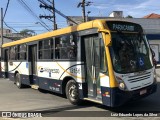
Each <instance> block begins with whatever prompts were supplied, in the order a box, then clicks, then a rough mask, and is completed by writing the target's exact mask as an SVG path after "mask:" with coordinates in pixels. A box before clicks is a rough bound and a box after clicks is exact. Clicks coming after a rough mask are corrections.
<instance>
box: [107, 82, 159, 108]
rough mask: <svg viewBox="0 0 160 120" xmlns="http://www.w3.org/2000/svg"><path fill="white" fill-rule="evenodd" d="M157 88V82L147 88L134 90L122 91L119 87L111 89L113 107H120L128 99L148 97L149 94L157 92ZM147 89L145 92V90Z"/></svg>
mask: <svg viewBox="0 0 160 120" xmlns="http://www.w3.org/2000/svg"><path fill="white" fill-rule="evenodd" d="M156 90H157V83H153V84H152V85H150V86H147V87H145V88H142V89H139V90H134V91H122V90H120V89H119V88H113V89H111V93H112V94H111V98H110V99H111V100H110V103H111V104H110V106H111V107H118V106H121V105H123V104H124V103H126V102H128V101H133V100H139V99H141V98H144V97H147V96H148V95H150V94H152V93H155V92H156ZM143 91H145V92H143Z"/></svg>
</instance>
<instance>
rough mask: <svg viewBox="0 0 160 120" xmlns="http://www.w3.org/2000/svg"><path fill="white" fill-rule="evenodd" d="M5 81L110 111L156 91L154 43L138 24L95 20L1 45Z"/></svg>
mask: <svg viewBox="0 0 160 120" xmlns="http://www.w3.org/2000/svg"><path fill="white" fill-rule="evenodd" d="M1 71H2V72H1V76H2V77H5V78H9V79H10V80H11V81H14V83H15V85H16V86H17V87H18V88H23V87H24V86H26V85H27V86H31V88H34V89H43V90H47V91H51V92H55V93H59V94H64V95H66V97H67V98H68V100H69V101H70V102H71V103H72V104H80V103H82V101H84V100H88V101H92V102H96V103H100V104H103V105H106V106H109V107H117V106H122V105H123V104H125V103H126V102H128V101H132V100H135V99H140V98H144V97H146V96H148V95H150V94H152V93H154V92H156V89H157V83H156V75H155V66H154V64H153V61H152V53H151V50H150V46H149V43H148V41H147V39H146V37H145V35H144V32H143V29H142V27H141V26H140V25H139V24H136V23H132V22H127V21H121V20H107V19H106V20H105V19H103V20H93V21H89V22H86V23H82V24H79V25H77V26H69V27H66V28H63V29H58V30H54V31H51V32H47V33H43V34H39V35H36V36H32V37H28V38H24V39H21V40H17V41H13V42H10V43H6V44H3V45H2V61H1ZM42 99H43V98H42Z"/></svg>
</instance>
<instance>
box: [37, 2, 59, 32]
mask: <svg viewBox="0 0 160 120" xmlns="http://www.w3.org/2000/svg"><path fill="white" fill-rule="evenodd" d="M48 1H49V0H48ZM39 2H41V4H40V6H39V7H40V8H45V9H49V10H51V12H52V14H53V15H52V16H50V15H48V16H47V15H40V16H39V17H40V18H45V19H48V20H50V21H52V22H53V29H54V30H56V29H57V24H56V16H55V4H54V0H52V2H50V1H49V2H50V3H51V4H52V5H48V4H47V3H46V2H44V1H43V0H39ZM52 18H53V20H51V19H52Z"/></svg>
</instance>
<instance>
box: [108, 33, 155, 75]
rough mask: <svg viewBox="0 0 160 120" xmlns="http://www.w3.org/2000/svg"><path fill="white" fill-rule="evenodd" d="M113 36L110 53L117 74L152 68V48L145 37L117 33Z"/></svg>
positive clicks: (136, 34) (112, 34) (137, 34)
mask: <svg viewBox="0 0 160 120" xmlns="http://www.w3.org/2000/svg"><path fill="white" fill-rule="evenodd" d="M111 36H112V46H111V47H110V53H111V57H112V62H113V67H114V70H115V71H116V72H118V73H131V72H137V71H143V70H147V69H150V68H152V66H153V65H152V61H151V60H152V59H151V57H150V56H151V55H150V52H149V51H150V49H149V48H150V47H149V45H148V42H147V40H146V37H145V36H144V35H142V34H140V33H138V32H137V33H132V32H123V33H122V32H118V31H117V32H116V31H115V32H111Z"/></svg>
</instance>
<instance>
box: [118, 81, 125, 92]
mask: <svg viewBox="0 0 160 120" xmlns="http://www.w3.org/2000/svg"><path fill="white" fill-rule="evenodd" d="M119 88H120V89H121V90H125V89H126V85H125V84H124V82H123V81H119Z"/></svg>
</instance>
